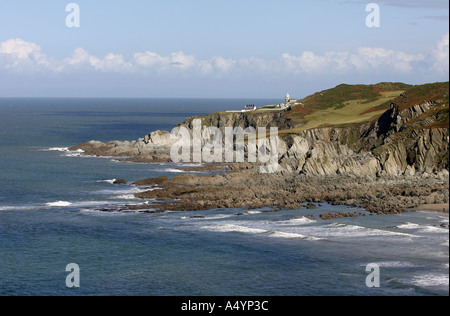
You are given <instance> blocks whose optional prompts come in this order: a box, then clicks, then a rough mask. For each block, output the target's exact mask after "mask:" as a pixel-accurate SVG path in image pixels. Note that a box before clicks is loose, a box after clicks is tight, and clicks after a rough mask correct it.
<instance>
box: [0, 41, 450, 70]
mask: <svg viewBox="0 0 450 316" xmlns="http://www.w3.org/2000/svg"><path fill="white" fill-rule="evenodd" d="M448 58H449V34H448V33H447V34H446V35H445V36H444V37H443V38H442V39H441V40H440V41H439V42H438V43H437V45H436V47H435V48H434V49H433V50H432V51H430V53H429V55H428V56H427V57H425V56H423V55H421V54H410V53H406V52H402V51H395V50H389V49H385V48H380V47H360V48H358V49H357V50H356V51H351V52H350V51H349V52H345V51H344V52H327V53H324V54H317V53H315V52H312V51H304V52H301V53H300V54H299V55H297V56H296V55H292V54H289V53H285V54H283V55H282V56H281V57H280V58H279V59H276V60H265V59H261V58H256V57H249V58H241V59H232V58H225V57H221V56H215V57H212V58H210V59H203V60H201V59H197V58H196V57H195V56H193V55H186V54H184V53H183V52H181V51H180V52H174V53H171V54H169V55H167V56H162V55H159V54H158V53H155V52H151V51H146V52H138V53H135V54H134V55H133V57H132V58H131V59H129V60H126V59H125V58H124V57H123V56H122V55H120V54H114V53H109V54H107V55H106V56H104V57H102V58H99V57H96V56H93V55H91V54H90V53H89V52H88V51H86V50H85V49H84V48H77V49H75V50H74V51H73V52H72V54H71V55H70V56H69V57H67V58H64V59H61V60H56V59H54V58H51V57H49V56H47V55H46V54H44V53H43V52H42V51H41V47H40V46H39V45H37V44H35V43H31V42H26V41H23V40H21V39H11V40H8V41H5V42H2V43H0V70H1V69H6V70H8V71H13V72H26V71H32V72H55V73H70V72H71V71H74V70H76V71H84V72H106V73H137V74H144V75H160V76H168V77H170V76H174V75H175V76H178V75H185V76H188V75H189V76H193V75H196V76H205V77H211V76H212V77H215V78H220V77H224V76H229V77H230V78H233V77H236V76H241V75H243V74H244V75H245V74H253V75H261V76H271V75H284V74H294V75H318V76H327V75H328V74H338V75H339V74H352V73H355V72H357V73H360V74H365V73H372V72H381V73H383V72H385V73H386V74H394V73H395V74H411V73H417V72H418V71H419V70H420V71H426V72H431V73H436V75H440V76H442V75H445V74H448V66H449V62H448ZM424 68H425V69H424Z"/></svg>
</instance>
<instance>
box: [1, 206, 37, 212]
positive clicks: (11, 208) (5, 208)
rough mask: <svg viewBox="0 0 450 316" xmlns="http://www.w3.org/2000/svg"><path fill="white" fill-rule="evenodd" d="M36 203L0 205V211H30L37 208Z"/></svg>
mask: <svg viewBox="0 0 450 316" xmlns="http://www.w3.org/2000/svg"><path fill="white" fill-rule="evenodd" d="M38 208H39V207H38V206H36V205H23V206H10V205H6V206H0V211H31V210H35V209H38Z"/></svg>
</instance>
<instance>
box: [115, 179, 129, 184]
mask: <svg viewBox="0 0 450 316" xmlns="http://www.w3.org/2000/svg"><path fill="white" fill-rule="evenodd" d="M127 183H128V181H127V180H124V179H120V180H116V181H114V182H113V184H127Z"/></svg>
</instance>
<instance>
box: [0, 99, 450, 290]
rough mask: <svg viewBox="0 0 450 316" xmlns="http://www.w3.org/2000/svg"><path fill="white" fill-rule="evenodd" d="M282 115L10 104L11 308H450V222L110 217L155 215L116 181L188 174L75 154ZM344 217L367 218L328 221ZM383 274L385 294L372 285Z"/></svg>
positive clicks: (2, 200)
mask: <svg viewBox="0 0 450 316" xmlns="http://www.w3.org/2000/svg"><path fill="white" fill-rule="evenodd" d="M281 101H282V100H243V99H211V100H208V99H199V100H196V99H20V98H14V99H5V98H2V99H0V295H2V296H5V295H32V296H34V295H145V296H166V295H170V296H181V295H183V296H185V295H189V296H191V295H195V296H197V295H202V296H204V295H207V296H230V295H233V296H236V295H245V296H247V295H252V296H312V295H327V296H328V295H377V296H378V295H390V296H392V295H448V294H449V232H448V229H447V228H442V227H440V225H441V224H448V221H449V218H448V214H440V213H432V212H424V211H418V212H409V213H405V214H401V215H395V216H367V217H359V218H351V219H337V220H333V221H322V220H320V219H308V218H306V217H305V216H306V215H307V214H311V210H305V209H300V210H289V211H280V212H275V213H274V212H264V209H261V210H251V211H248V210H242V209H220V210H209V211H199V212H189V213H188V212H166V213H161V214H145V213H139V212H118V211H113V212H103V211H102V210H103V209H105V208H107V209H110V210H111V209H112V210H114V209H119V208H120V206H123V205H130V204H138V203H143V202H148V203H151V201H141V200H136V199H135V198H134V195H133V194H134V193H136V192H140V189H139V188H137V187H134V186H132V185H114V184H112V182H113V181H114V179H126V180H127V181H129V182H132V181H135V180H140V179H144V178H150V177H157V176H162V175H166V176H169V177H174V176H176V175H179V174H180V173H181V171H180V169H179V167H180V165H177V164H137V163H126V162H117V161H116V160H115V159H113V158H94V157H80V155H79V153H74V152H69V151H68V150H67V148H68V147H70V146H73V145H77V144H79V143H83V142H86V141H90V140H100V141H111V140H135V139H138V138H142V137H144V136H145V135H146V134H148V133H149V132H151V131H154V130H157V129H164V130H171V129H172V128H173V127H174V125H176V124H177V123H180V122H182V121H183V120H184V119H185V118H186V117H189V116H194V115H198V114H205V113H211V112H216V111H219V110H235V109H240V108H242V107H243V106H244V105H246V104H249V103H251V104H256V105H258V106H260V105H267V104H274V103H279V102H281ZM334 211H355V209H352V208H349V207H345V206H340V207H336V206H331V205H327V204H321V205H318V209H317V210H316V211H314V212H316V213H315V214H317V215H319V214H321V213H323V212H326V213H328V212H334ZM238 213H241V215H240V216H238V215H236V214H238ZM242 214H243V215H242ZM317 218H318V216H317ZM70 263H76V264H77V265H78V266H79V268H80V286H79V287H78V288H68V287H67V286H66V277H67V276H68V274H69V273H70V272H66V266H67V265H68V264H70ZM371 263H375V264H377V265H378V267H379V272H380V273H379V279H380V286H379V287H372V288H370V287H368V286H367V285H366V279H367V278H369V277H370V275H369V273H370V271H366V267H367V265H368V264H371Z"/></svg>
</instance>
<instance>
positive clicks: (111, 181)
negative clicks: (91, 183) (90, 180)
mask: <svg viewBox="0 0 450 316" xmlns="http://www.w3.org/2000/svg"><path fill="white" fill-rule="evenodd" d="M115 181H117V179H109V180H108V179H107V180H98V181H95V182H106V183H110V184H114V182H115Z"/></svg>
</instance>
